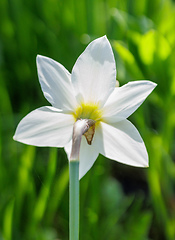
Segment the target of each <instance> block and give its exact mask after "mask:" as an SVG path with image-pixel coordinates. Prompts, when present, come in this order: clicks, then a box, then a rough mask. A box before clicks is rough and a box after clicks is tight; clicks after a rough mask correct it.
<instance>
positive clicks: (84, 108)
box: [74, 103, 102, 122]
mask: <svg viewBox="0 0 175 240" xmlns="http://www.w3.org/2000/svg"><path fill="white" fill-rule="evenodd" d="M74 117H75V119H76V120H77V119H92V120H94V121H96V122H97V121H100V120H101V118H102V110H100V109H99V106H98V105H97V104H93V103H82V104H81V106H79V107H77V109H76V110H75V112H74Z"/></svg>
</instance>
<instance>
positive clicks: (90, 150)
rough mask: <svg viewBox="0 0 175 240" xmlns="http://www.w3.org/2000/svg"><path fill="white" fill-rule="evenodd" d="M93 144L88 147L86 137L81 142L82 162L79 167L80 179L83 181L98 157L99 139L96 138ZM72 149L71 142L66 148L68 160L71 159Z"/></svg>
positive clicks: (80, 156)
mask: <svg viewBox="0 0 175 240" xmlns="http://www.w3.org/2000/svg"><path fill="white" fill-rule="evenodd" d="M95 136H96V135H94V139H93V142H92V145H88V144H87V141H86V139H85V137H84V136H82V140H81V146H80V155H79V158H80V159H79V160H80V167H79V179H81V178H82V177H83V176H84V175H85V174H86V173H87V172H88V171H89V170H90V168H91V167H92V165H93V164H94V162H95V160H96V159H97V157H98V154H99V152H98V147H97V145H98V138H97V137H95ZM71 148H72V141H70V142H69V143H68V144H67V145H66V146H65V148H64V149H65V151H66V153H67V156H68V159H70V154H71Z"/></svg>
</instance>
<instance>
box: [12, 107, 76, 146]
mask: <svg viewBox="0 0 175 240" xmlns="http://www.w3.org/2000/svg"><path fill="white" fill-rule="evenodd" d="M73 124H74V118H73V116H72V115H70V114H64V113H60V112H59V110H57V109H56V108H53V107H41V108H38V109H36V110H34V111H33V112H31V113H29V114H28V115H27V116H26V117H24V118H23V119H22V120H21V122H20V123H19V125H18V127H17V129H16V132H15V135H14V140H16V141H19V142H22V143H25V144H29V145H34V146H48V147H64V146H65V145H66V144H67V143H68V142H69V141H70V139H71V137H72V130H73Z"/></svg>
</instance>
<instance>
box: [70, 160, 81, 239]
mask: <svg viewBox="0 0 175 240" xmlns="http://www.w3.org/2000/svg"><path fill="white" fill-rule="evenodd" d="M78 239H79V161H70V162H69V240H78Z"/></svg>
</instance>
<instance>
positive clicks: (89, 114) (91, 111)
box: [73, 103, 102, 145]
mask: <svg viewBox="0 0 175 240" xmlns="http://www.w3.org/2000/svg"><path fill="white" fill-rule="evenodd" d="M73 115H74V117H75V119H76V121H77V119H92V120H94V121H95V124H94V125H93V126H92V127H90V128H89V130H88V131H87V132H86V133H84V136H85V137H86V140H87V143H88V144H89V145H91V144H92V139H93V136H94V133H95V126H97V124H98V122H99V121H101V119H102V110H100V109H99V106H98V105H97V104H93V103H82V104H81V106H79V107H77V109H76V110H75V112H74V114H73Z"/></svg>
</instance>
